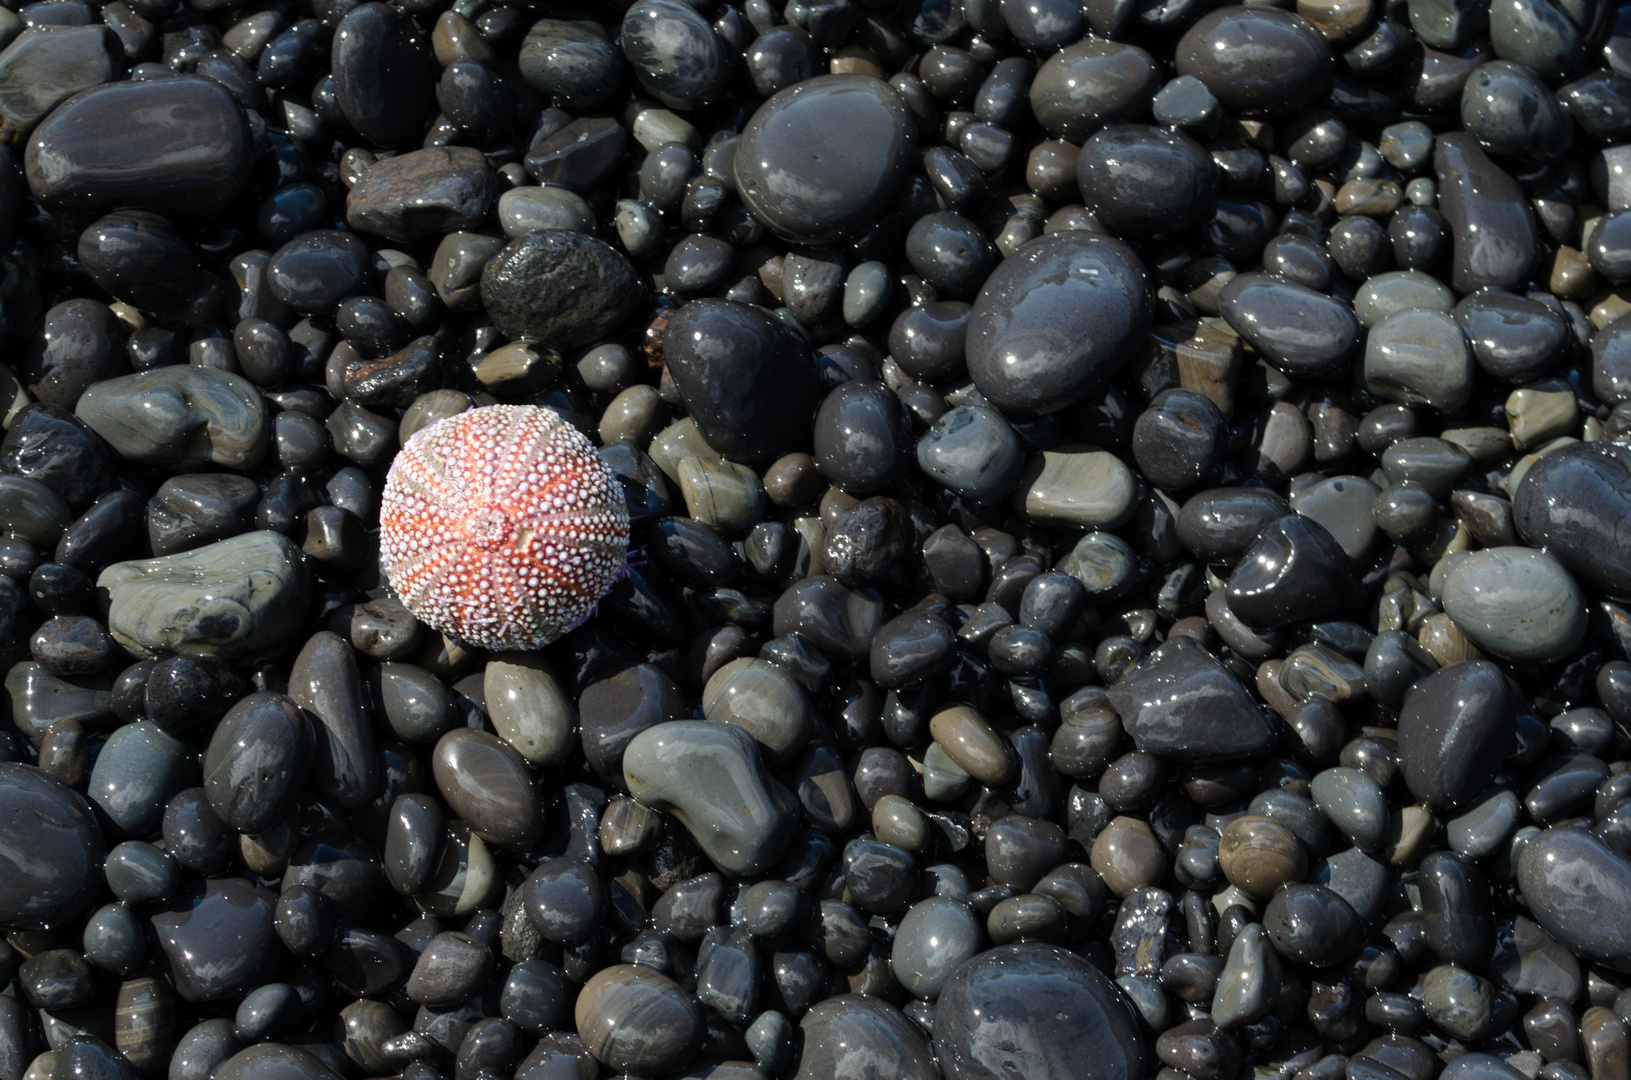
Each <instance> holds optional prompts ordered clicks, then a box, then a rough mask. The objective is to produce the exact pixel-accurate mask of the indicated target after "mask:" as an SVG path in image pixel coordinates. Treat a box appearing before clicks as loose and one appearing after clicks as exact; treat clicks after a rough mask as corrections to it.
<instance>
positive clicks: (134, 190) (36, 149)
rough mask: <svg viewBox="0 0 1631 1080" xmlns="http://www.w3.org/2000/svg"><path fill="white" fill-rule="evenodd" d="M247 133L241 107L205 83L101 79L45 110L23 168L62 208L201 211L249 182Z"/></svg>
mask: <svg viewBox="0 0 1631 1080" xmlns="http://www.w3.org/2000/svg"><path fill="white" fill-rule="evenodd" d="M252 138H253V137H252V135H251V133H250V128H249V124H248V122H247V120H246V119H245V117H244V113H243V110H242V109H241V108H240V107H239V106H238V103H237V102H236V101H235V100H233V97H232V94H231V93H230V92H229V91H228V90H227V89H226V88H225V87H224V86H222V85H221V84H220V83H218V82H215V81H214V80H211V79H207V78H198V77H187V76H182V77H179V78H167V79H154V80H128V81H121V82H110V83H105V84H103V85H101V86H94V87H91V88H90V89H88V90H83V91H81V92H80V93H78V94H76V95H74V96H73V97H72V98H69V99H68V100H67V101H65V102H63V103H62V104H61V105H60V106H58V107H57V108H56V109H53V110H52V111H51V113H50V115H49V116H47V117H46V118H45V119H44V120H43V121H41V122H40V124H39V126H37V127H36V128H35V129H34V132H33V135H32V136H31V137H30V139H29V141H28V148H27V150H26V151H25V153H24V155H23V169H24V173H25V174H26V175H27V177H28V186H29V189H30V190H31V191H32V192H33V193H34V195H35V196H36V197H37V198H39V199H41V200H42V201H44V202H45V203H47V204H48V205H50V206H53V207H57V208H60V209H63V210H74V211H78V212H82V213H102V212H105V211H107V210H111V209H114V208H115V207H132V206H136V207H145V208H147V209H150V210H157V211H158V212H160V213H162V214H168V215H172V216H179V217H206V216H209V215H211V214H215V213H217V212H219V211H220V210H222V209H223V208H225V207H226V206H227V205H229V204H230V203H232V201H233V200H235V199H236V198H237V197H238V195H239V194H240V193H241V192H242V191H243V190H244V187H245V186H246V185H247V184H248V183H249V178H250V173H251V170H252V169H253V167H254V153H253V146H252Z"/></svg>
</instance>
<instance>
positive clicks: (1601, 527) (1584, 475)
mask: <svg viewBox="0 0 1631 1080" xmlns="http://www.w3.org/2000/svg"><path fill="white" fill-rule="evenodd" d="M1628 519H1631V449H1627V448H1626V447H1624V446H1621V445H1618V444H1617V443H1612V442H1608V441H1602V442H1591V443H1586V442H1580V443H1570V444H1568V445H1567V446H1562V447H1559V448H1558V449H1556V450H1553V451H1552V452H1550V453H1548V454H1544V455H1542V456H1541V458H1540V459H1539V460H1538V461H1536V462H1535V463H1534V464H1533V465H1532V466H1530V468H1529V470H1528V471H1527V472H1526V473H1524V475H1523V479H1522V480H1520V481H1518V487H1517V490H1516V491H1515V492H1514V493H1513V496H1512V523H1513V525H1514V526H1516V528H1517V530H1518V535H1519V536H1521V537H1523V540H1524V543H1526V544H1530V545H1533V546H1536V547H1542V546H1544V547H1545V548H1546V550H1547V552H1548V553H1549V554H1551V555H1552V556H1553V557H1555V558H1556V559H1557V560H1558V561H1559V562H1561V563H1562V564H1563V565H1564V566H1565V567H1567V568H1568V569H1569V570H1570V571H1571V572H1572V573H1573V574H1574V575H1575V576H1576V577H1578V578H1579V579H1580V580H1581V582H1583V583H1585V584H1586V585H1588V586H1590V587H1593V588H1597V589H1602V590H1603V591H1604V592H1607V593H1608V594H1609V595H1610V596H1614V597H1618V598H1620V599H1627V598H1631V537H1628V536H1627V535H1626V531H1625V530H1624V529H1623V528H1621V527H1620V523H1621V522H1623V521H1626V520H1628Z"/></svg>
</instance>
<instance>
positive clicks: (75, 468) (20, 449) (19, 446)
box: [0, 402, 109, 510]
mask: <svg viewBox="0 0 1631 1080" xmlns="http://www.w3.org/2000/svg"><path fill="white" fill-rule="evenodd" d="M108 466H109V455H108V451H107V449H106V448H105V447H104V446H103V444H102V443H101V442H100V441H99V440H98V439H97V438H96V437H95V436H94V435H93V434H92V433H91V431H90V429H89V428H87V427H86V426H85V425H84V424H83V423H81V422H80V420H79V419H78V418H77V417H75V416H74V415H73V414H72V413H70V412H69V411H68V410H67V409H64V408H62V407H61V406H59V405H50V404H47V403H44V402H39V403H35V404H33V405H30V406H28V407H26V408H24V409H23V410H22V411H21V412H19V413H18V414H17V415H16V416H15V417H14V418H13V420H12V422H11V426H10V427H9V428H8V429H7V430H6V435H5V440H4V441H3V442H0V470H3V471H4V472H7V473H11V474H14V475H16V476H20V477H23V478H25V479H28V480H33V481H35V482H36V483H39V484H42V485H44V486H45V487H47V488H49V489H50V490H51V491H53V492H55V493H56V494H57V495H59V496H61V497H62V499H63V500H64V501H65V502H67V504H68V506H69V508H70V509H71V510H80V509H83V508H85V507H88V506H90V505H91V503H93V502H95V501H96V497H97V496H98V495H100V494H101V493H102V491H103V489H104V487H105V485H106V480H107V472H108Z"/></svg>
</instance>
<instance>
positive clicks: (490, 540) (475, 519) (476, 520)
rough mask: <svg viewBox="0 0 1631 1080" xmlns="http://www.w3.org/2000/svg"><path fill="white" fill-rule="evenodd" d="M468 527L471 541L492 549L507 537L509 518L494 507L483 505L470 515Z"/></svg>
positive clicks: (485, 548) (489, 549) (508, 534)
mask: <svg viewBox="0 0 1631 1080" xmlns="http://www.w3.org/2000/svg"><path fill="white" fill-rule="evenodd" d="M468 528H469V530H470V539H471V541H472V542H473V543H475V544H478V545H479V546H481V547H482V548H483V549H484V550H487V551H493V550H495V549H496V548H498V547H499V545H501V544H503V543H504V541H506V540H507V539H509V536H510V519H509V517H508V516H507V515H506V514H505V513H504V511H502V510H499V509H497V508H496V507H484V508H483V509H481V510H478V511H476V512H475V513H474V514H471V515H470V521H469V525H468Z"/></svg>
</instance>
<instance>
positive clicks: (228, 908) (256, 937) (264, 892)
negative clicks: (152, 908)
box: [150, 877, 284, 1002]
mask: <svg viewBox="0 0 1631 1080" xmlns="http://www.w3.org/2000/svg"><path fill="white" fill-rule="evenodd" d="M276 909H277V896H276V894H274V893H273V892H272V890H270V889H265V888H262V887H260V886H259V885H254V884H252V883H251V882H249V881H248V880H247V879H246V878H236V877H229V878H212V879H210V880H208V881H205V882H203V883H202V884H201V885H198V886H195V887H194V888H193V889H192V890H191V891H190V892H189V893H187V894H186V895H184V896H183V897H182V898H181V899H179V900H178V901H176V902H175V903H174V904H171V905H170V906H169V907H167V908H164V909H163V910H162V911H159V912H157V913H156V914H154V915H153V917H152V918H151V920H150V922H151V923H152V925H153V932H154V934H156V935H157V937H158V942H159V948H160V949H162V950H163V953H164V958H165V960H166V962H167V963H168V965H169V969H170V975H171V978H172V979H173V980H174V982H175V988H176V993H177V994H179V995H180V996H181V997H182V998H183V999H184V1000H186V1001H190V1002H206V1001H225V1000H229V999H231V998H237V997H242V996H243V995H244V994H245V993H246V992H248V991H249V990H250V989H252V988H253V987H256V986H259V985H260V984H261V983H262V982H264V981H265V979H266V976H267V974H269V973H270V972H271V971H273V970H275V969H276V968H277V966H278V965H279V964H280V963H281V962H282V960H283V956H284V953H283V946H282V945H281V944H280V943H279V942H278V938H277V935H276V934H275V933H274V932H273V929H272V917H273V915H274V913H275V912H276Z"/></svg>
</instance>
